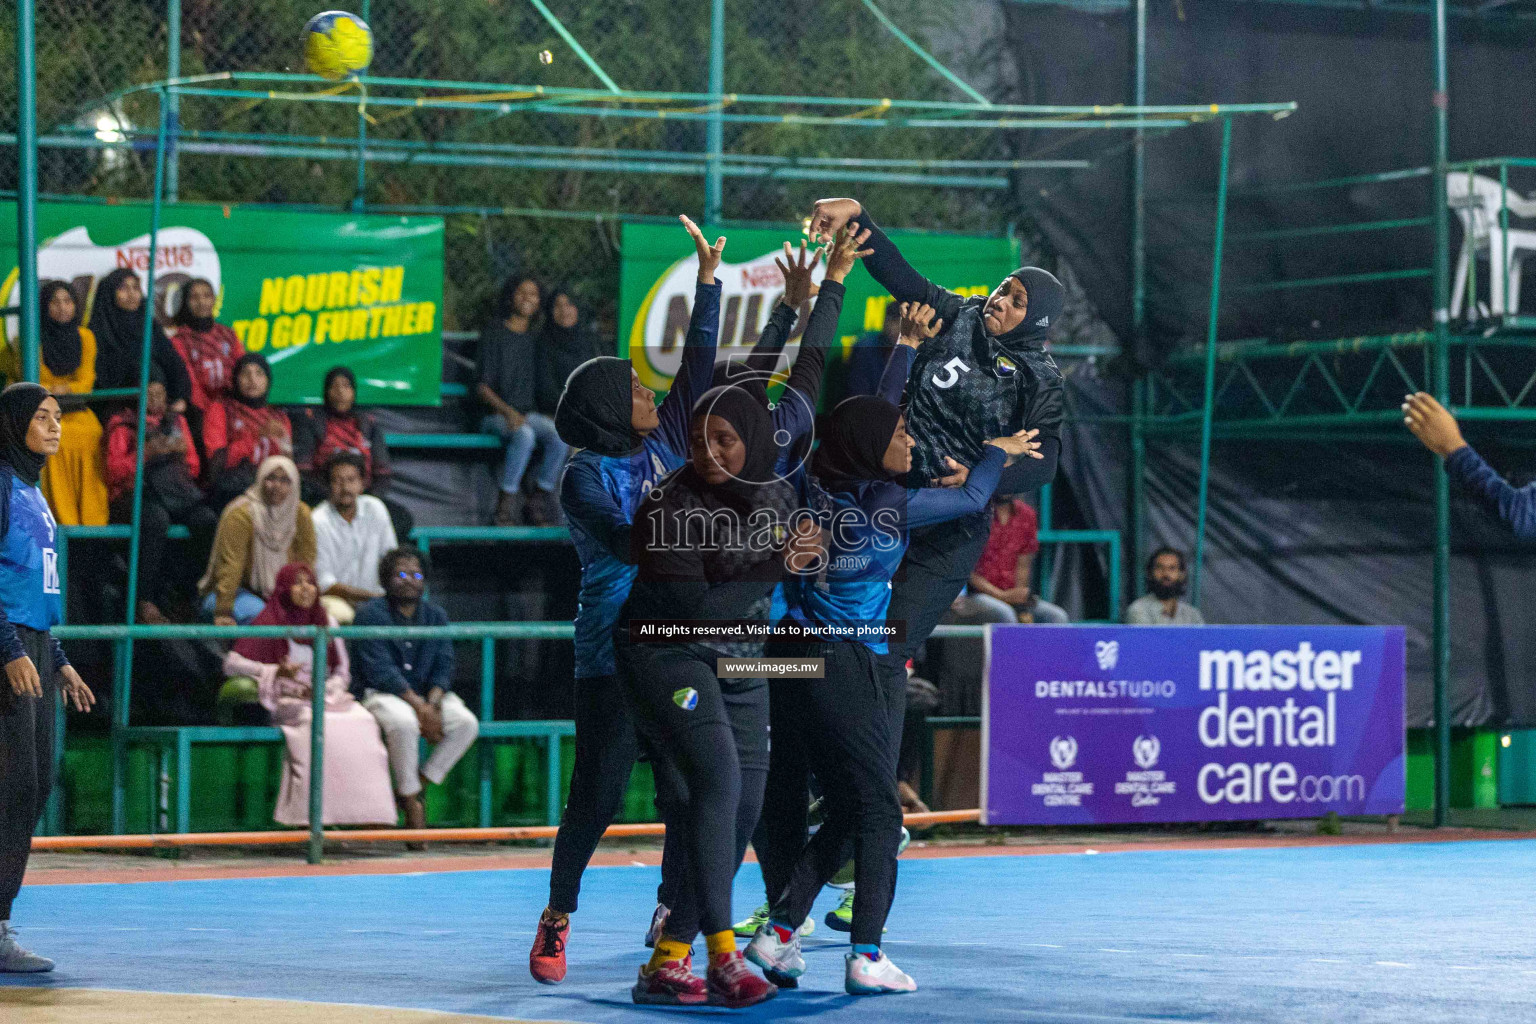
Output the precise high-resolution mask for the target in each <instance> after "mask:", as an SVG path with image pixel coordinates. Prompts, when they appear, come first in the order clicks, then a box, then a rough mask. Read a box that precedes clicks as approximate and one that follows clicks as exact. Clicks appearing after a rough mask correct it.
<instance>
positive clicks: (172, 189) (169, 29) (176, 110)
mask: <svg viewBox="0 0 1536 1024" xmlns="http://www.w3.org/2000/svg"><path fill="white" fill-rule="evenodd" d="M165 77H167V78H180V77H181V0H166V8H165ZM170 102H171V140H172V141H171V146H170V151H169V154H168V158H167V160H166V164H165V201H166V202H168V203H174V202H176V200H177V198H178V197H179V195H180V192H181V164H180V158H179V157H178V156H177V153H176V143H175V140H176V139H177V138H178V137H180V135H181V97H180V96H178V95H176V94H175V93H174V92H173V93H171V94H170Z"/></svg>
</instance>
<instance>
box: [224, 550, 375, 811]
mask: <svg viewBox="0 0 1536 1024" xmlns="http://www.w3.org/2000/svg"><path fill="white" fill-rule="evenodd" d="M251 625H253V626H325V625H330V626H334V625H336V620H335V619H332V618H331V617H330V616H329V615H327V614H326V611H325V608H324V606H323V605H321V604H320V588H319V587H318V586H316V584H315V571H314V570H313V569H311V568H310V567H309V566H307V565H304V564H302V563H298V562H290V563H289V564H287V565H285V566H283V567H282V568H281V569H279V570H278V573H277V581H276V586H274V587H273V590H272V598H271V600H269V601H268V602H267V607H266V608H265V609H263V610H262V613H261V614H260V615H258V616H256V619H255V620H254V621H253V622H252V623H251ZM314 660H315V651H314V643H313V641H311V640H293V639H289V638H287V637H275V636H274V637H247V638H244V639H241V640H238V641H236V643H235V646H234V649H233V650H231V651H230V652H229V654H228V655H226V656H225V658H224V674H225V675H227V676H230V677H237V676H246V677H249V678H251V679H253V680H255V684H256V692H257V695H258V697H259V699H260V701H261V703H262V705H263V706H264V707H266V709H267V710H268V711H270V712H271V713H272V720H273V722H274V723H276V724H277V725H278V727H280V728H281V729H282V730H283V738H284V739H285V740H286V741H287V758H286V759H285V763H284V770H283V783H282V788H281V789H280V790H279V792H278V796H277V809H276V810H274V811H273V812H272V816H273V818H275V819H276V820H277V822H278V823H279V824H282V825H308V824H309V729H310V721H311V717H312V715H313V709H312V705H311V690H310V687H311V685H313V676H312V669H313V666H314ZM351 681H352V676H351V672H350V671H349V668H348V662H347V649H346V647H345V646H343V645H342V642H341V641H340V640H332V641H330V643H329V645H328V646H327V648H326V678H325V682H324V686H325V794H324V796H325V803H324V807H325V819H324V820H325V824H327V825H394V824H395V798H394V791H393V789H392V788H391V787H390V781H389V755H388V753H387V752H386V751H385V749H384V742H383V740H381V739H380V738H379V726H378V723H377V722H375V721H374V718H373V716H372V715H370V714H369V713H368V712H367V711H366V710H364V709H363V706H362V705H361V704H358V703H357V701H355V700H353V699H352V694H351V693H350V692H349V691H348V687H349V686H350V685H351Z"/></svg>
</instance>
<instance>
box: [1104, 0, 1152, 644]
mask: <svg viewBox="0 0 1536 1024" xmlns="http://www.w3.org/2000/svg"><path fill="white" fill-rule="evenodd" d="M1135 51H1136V66H1135V74H1134V78H1133V80H1132V83H1131V98H1132V100H1133V102H1134V103H1135V104H1136V106H1138V107H1144V106H1146V104H1147V0H1136V31H1135ZM1146 158H1147V141H1146V134H1145V132H1144V131H1143V129H1141V128H1137V129H1136V140H1135V144H1134V146H1133V147H1132V149H1131V345H1132V348H1131V351H1132V352H1133V353H1134V355H1135V356H1136V359H1137V363H1138V365H1139V363H1140V360H1141V358H1142V356H1143V355H1144V353H1145V347H1146V333H1147V163H1146ZM1146 397H1147V396H1146V384H1145V382H1144V381H1143V380H1142V378H1141V376H1140V375H1139V374H1138V375H1137V378H1136V380H1135V381H1134V382H1133V383H1132V385H1131V573H1132V580H1133V581H1134V587H1135V592H1136V594H1138V595H1139V594H1140V593H1141V592H1142V588H1143V587H1144V586H1145V581H1144V580H1143V579H1142V566H1143V564H1145V562H1146V558H1147V521H1146V515H1147V491H1146V468H1147V437H1146V428H1145V425H1144V424H1143V422H1142V417H1144V416H1145V415H1146V408H1145V405H1146ZM1119 614H1120V609H1118V608H1114V609H1111V615H1112V616H1115V617H1118V616H1119Z"/></svg>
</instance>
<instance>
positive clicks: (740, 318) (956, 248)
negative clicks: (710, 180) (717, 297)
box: [619, 224, 1019, 391]
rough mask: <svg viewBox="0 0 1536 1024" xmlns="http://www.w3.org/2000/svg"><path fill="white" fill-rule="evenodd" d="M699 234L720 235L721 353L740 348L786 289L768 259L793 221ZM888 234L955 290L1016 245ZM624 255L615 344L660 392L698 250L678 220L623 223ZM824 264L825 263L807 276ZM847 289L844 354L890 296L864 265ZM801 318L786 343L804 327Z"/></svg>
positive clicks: (1012, 260) (991, 279) (985, 284)
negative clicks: (672, 222) (723, 242)
mask: <svg viewBox="0 0 1536 1024" xmlns="http://www.w3.org/2000/svg"><path fill="white" fill-rule="evenodd" d="M703 231H704V234H705V237H707V238H708V239H709V240H710V241H714V240H715V239H716V238H718V237H719V236H720V235H725V236H726V239H727V242H726V246H725V257H724V262H722V263H721V265H720V269H719V271H718V272H717V274H716V276H717V279H718V280H719V281H720V282H721V283H722V285H723V288H722V295H721V305H720V358H722V359H723V358H727V357H729V356H733V355H744V354H746V353H747V352H748V351H750V350H751V348H752V346H753V345H754V344H756V342H757V338H758V335H759V334H760V333H761V332H762V329H763V326H764V325H765V324H767V322H768V316H769V314H770V313H771V312H772V311H773V307H774V304H775V303H777V302H778V301H779V296H781V295H782V294H783V293H784V278H783V275H782V274H780V273H779V268H778V267H777V266H776V265H775V263H774V257H775V256H776V255H777V256H780V257H782V255H783V251H784V250H783V245H784V242H785V241H793V242H795V243H796V244H798V243H799V241H800V239H801V238H802V235H801V231H800V228H799V227H798V226H789V225H786V226H785V227H784V228H783V229H782V230H765V229H761V228H753V229H741V228H717V227H712V226H707V225H706V226H705V227H704V228H703ZM890 236H891V239H892V241H894V242H895V243H896V245H897V246H898V247H899V248H900V249H901V251H902V254H903V255H904V256H906V258H907V260H908V262H910V263H911V264H912V265H913V266H914V267H916V268H917V269H918V270H919V271H920V272H921V273H923V274H925V275H926V276H927V277H929V278H931V279H932V280H934V281H936V282H938V283H939V284H941V285H943V286H944V287H946V288H952V289H954V290H955V291H957V292H960V293H961V294H962V295H986V294H988V293H989V292H991V291H992V289H993V288H995V287H996V286H997V283H998V282H999V281H1001V280H1002V279H1003V278H1004V277H1006V276H1007V275H1008V274H1009V273H1010V272H1012V271H1013V270H1014V269H1015V268H1017V267H1018V265H1019V246H1018V243H1017V242H1016V241H1014V240H1012V239H1008V238H985V237H977V236H972V235H938V234H921V233H916V232H902V231H893V232H890ZM622 243H623V246H622V247H623V253H624V262H623V267H622V270H621V278H620V288H619V352H620V354H627V355H629V356H630V358H631V360H632V361H633V362H634V365H635V370H636V371H637V372H638V373H639V374H640V378H641V380H642V381H643V382H644V383H645V385H646V386H647V387H651V388H655V389H656V390H658V391H665V390H666V389H667V388H669V387H670V386H671V383H672V377H673V375H674V374H676V372H677V367H678V364H679V361H680V359H681V354H682V342H683V337H684V336H685V335H686V334H687V331H688V316H689V314H690V312H691V311H692V309H693V290H694V283H695V281H696V279H697V275H698V265H699V264H698V257H697V256H696V255H695V254H694V250H693V243H692V242H690V241H689V239H688V235H687V233H686V232H684V231H683V229H682V227H681V225H679V226H676V227H672V226H669V225H656V224H626V225H624V231H623V235H622ZM825 272H826V264H825V263H824V262H823V263H822V264H821V265H820V266H819V267H818V268H817V270H816V273H815V275H814V280H815V281H816V282H818V283H819V282H820V281H821V279H822V277H823V275H824V274H825ZM844 284H845V285H846V287H847V289H848V292H847V297H846V298H845V299H844V301H843V315H842V319H841V320H840V321H839V323H838V335H839V336H840V340H841V342H842V346H843V350H844V352H846V351H847V349H848V348H849V347H850V346H852V344H853V342H854V340H855V339H856V338H857V337H858V336H859V335H860V334H862V333H863V332H865V331H878V330H879V329H880V326H881V324H882V322H883V321H884V319H885V307H886V305H887V304H888V303H889V302H890V295H888V294H887V293H886V291H885V289H883V288H881V287H880V286H879V285H878V284H876V283H875V282H874V280H873V279H872V278H871V277H870V276H869V274H868V273H867V272H866V271H865V270H864V269H863V267H855V268H854V270H853V273H851V274H849V275H848V279H847V281H845V282H844ZM805 319H806V318H805V317H804V316H802V317H801V318H800V321H799V324H798V325H797V326H796V328H795V330H796V332H797V333H796V334H795V336H794V337H793V338H792V339H791V345H790V348H791V350H792V349H793V348H794V346H795V344H796V343H798V341H799V333H798V332H799V331H802V330H804V328H805Z"/></svg>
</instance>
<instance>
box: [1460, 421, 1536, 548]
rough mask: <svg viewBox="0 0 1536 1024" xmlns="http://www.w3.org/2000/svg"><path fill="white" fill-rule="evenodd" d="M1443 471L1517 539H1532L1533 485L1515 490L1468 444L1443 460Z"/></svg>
mask: <svg viewBox="0 0 1536 1024" xmlns="http://www.w3.org/2000/svg"><path fill="white" fill-rule="evenodd" d="M1445 471H1446V472H1447V473H1449V474H1450V475H1451V479H1452V480H1455V481H1456V482H1457V483H1458V484H1460V485H1461V486H1462V487H1463V488H1465V489H1466V490H1467V491H1468V492H1469V493H1470V494H1472V495H1473V496H1474V497H1476V498H1477V499H1478V500H1479V501H1481V502H1483V503H1484V504H1485V505H1487V506H1488V507H1489V508H1490V509H1492V510H1493V511H1494V512H1496V513H1498V516H1499V518H1500V519H1502V520H1504V522H1505V523H1507V524H1509V528H1510V529H1511V530H1513V531H1514V534H1515V536H1516V537H1519V538H1520V539H1521V540H1536V483H1532V484H1526V485H1525V486H1524V487H1519V488H1517V487H1515V486H1513V485H1512V484H1510V482H1509V481H1508V480H1505V479H1504V478H1503V477H1502V476H1500V475H1499V473H1498V471H1497V470H1495V469H1494V468H1493V467H1492V466H1490V465H1488V463H1487V462H1485V461H1484V460H1483V457H1482V456H1481V455H1479V454H1477V452H1476V450H1474V449H1473V447H1472V446H1471V445H1469V444H1464V445H1462V446H1461V447H1460V448H1458V449H1456V450H1455V451H1454V452H1452V453H1451V454H1450V455H1448V456H1446V459H1445Z"/></svg>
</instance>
